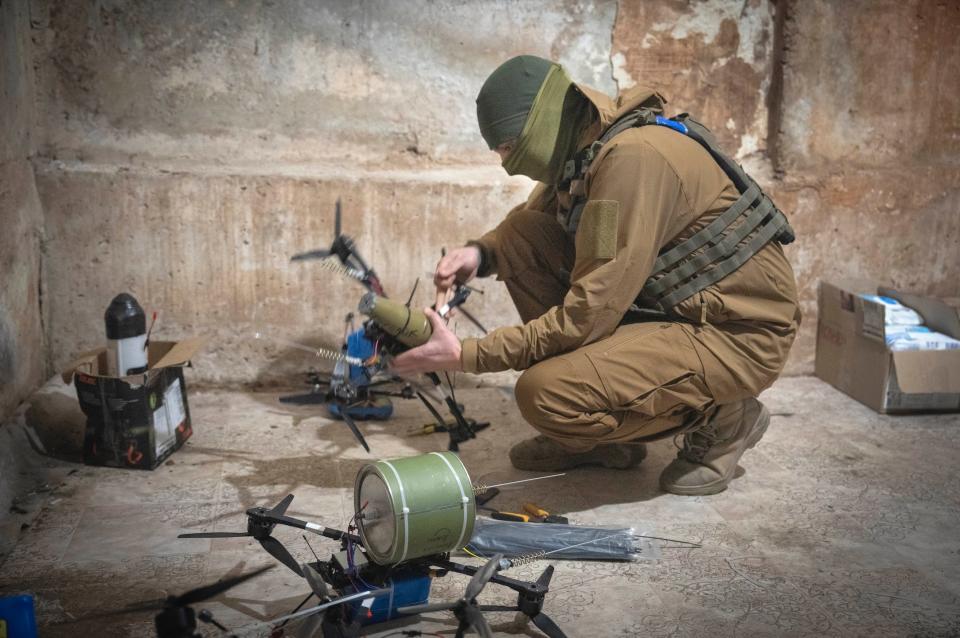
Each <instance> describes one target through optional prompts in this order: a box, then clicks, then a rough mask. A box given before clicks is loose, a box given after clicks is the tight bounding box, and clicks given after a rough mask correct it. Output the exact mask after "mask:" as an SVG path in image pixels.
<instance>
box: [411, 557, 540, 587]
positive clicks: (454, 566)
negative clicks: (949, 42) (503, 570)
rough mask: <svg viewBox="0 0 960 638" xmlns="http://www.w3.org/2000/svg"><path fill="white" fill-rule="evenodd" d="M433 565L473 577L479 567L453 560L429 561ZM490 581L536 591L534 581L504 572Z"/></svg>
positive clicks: (495, 575)
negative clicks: (527, 580) (520, 578)
mask: <svg viewBox="0 0 960 638" xmlns="http://www.w3.org/2000/svg"><path fill="white" fill-rule="evenodd" d="M429 562H430V564H431V565H434V566H436V567H439V568H441V569H446V570H448V571H451V572H456V573H458V574H463V575H464V576H470V577H473V575H474V574H476V573H477V571H478V569H479V568H477V567H471V566H470V565H463V564H461V563H455V562H453V561H452V560H445V559H441V560H431V561H429ZM490 582H492V583H497V584H498V585H503V586H504V587H508V588H510V589H512V590H513V591H515V592H517V593H535V592H534V587H535V585H533V584H532V583H528V582H526V581H522V580H517V579H515V578H510V577H509V576H504V575H503V574H500V573H497V574H494V575H493V576H492V577H491V578H490Z"/></svg>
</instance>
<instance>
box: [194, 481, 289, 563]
mask: <svg viewBox="0 0 960 638" xmlns="http://www.w3.org/2000/svg"><path fill="white" fill-rule="evenodd" d="M291 501H293V494H288V495H287V496H286V497H284V499H283V500H282V501H280V502H279V503H277V504H276V505H275V506H274V507H273V508H272V509H269V510H267V509H264V508H262V507H253V508H250V509H248V510H247V531H246V532H194V533H189V534H180V535H179V536H177V538H240V537H245V536H249V537H251V538H254V539H256V540H257V542H259V543H260V546H261V547H263V548H264V549H265V550H267V552H268V553H269V554H270V555H271V556H273V557H274V558H276V559H277V560H278V561H280V562H281V563H283V564H284V565H286V566H287V567H289V568H290V570H291V571H292V572H293V573H294V574H296V575H297V576H303V574H302V573H301V572H300V565H299V564H298V563H297V561H296V560H295V559H294V558H293V556H292V555H291V554H290V552H289V551H287V548H286V547H284V546H283V543H281V542H280V541H278V540H277V539H275V538H274V537H273V536H271V535H270V533H271V532H272V531H273V528H274V526H275V525H276V524H277V523H281V522H286V521H285V520H284V519H287V517H286V516H284V513H285V512H286V511H287V508H288V507H290V502H291ZM289 520H290V521H296V519H289Z"/></svg>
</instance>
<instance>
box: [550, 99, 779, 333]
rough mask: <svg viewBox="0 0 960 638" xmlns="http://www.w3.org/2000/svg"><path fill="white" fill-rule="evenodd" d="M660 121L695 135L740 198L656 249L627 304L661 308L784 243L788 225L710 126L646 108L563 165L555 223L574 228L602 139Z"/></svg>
mask: <svg viewBox="0 0 960 638" xmlns="http://www.w3.org/2000/svg"><path fill="white" fill-rule="evenodd" d="M650 124H652V125H659V126H665V127H667V128H670V129H673V130H674V131H676V132H677V133H679V134H681V135H686V136H687V137H690V138H692V139H694V140H696V141H697V142H698V143H699V144H700V145H701V146H703V148H705V149H706V150H707V152H709V153H710V156H711V157H713V159H714V161H716V162H717V164H718V165H719V166H720V168H721V169H723V172H724V173H726V175H727V177H729V178H730V181H732V182H733V184H734V186H736V188H737V191H738V192H739V193H740V198H739V199H737V201H736V202H734V204H733V205H732V206H730V208H728V209H727V210H726V211H724V212H723V213H721V214H720V216H718V217H717V218H716V219H715V220H713V221H712V222H710V223H709V224H708V225H707V226H706V227H704V228H703V229H701V230H700V231H698V232H697V233H696V234H694V235H693V236H692V237H690V238H689V239H686V240H684V241H682V242H680V243H679V244H677V245H676V246H674V247H672V248H670V249H669V250H661V252H660V254H659V255H658V257H657V260H656V262H654V264H653V274H652V275H650V277H649V278H648V279H647V281H646V282H645V283H644V285H643V289H642V290H641V291H640V295H639V296H638V297H637V299H636V301H635V302H634V305H633V306H632V307H631V309H632V310H635V311H640V312H648V313H649V312H652V313H654V314H666V313H668V312H669V311H670V309H671V308H673V307H674V306H675V305H677V304H678V303H680V302H681V301H683V300H685V299H687V298H689V297H691V296H692V295H695V294H696V293H698V292H700V291H701V290H703V289H705V288H707V287H709V286H711V285H713V284H715V283H716V282H718V281H720V280H721V279H723V278H724V277H726V276H727V275H729V274H730V273H732V272H733V271H735V270H736V269H737V268H739V267H740V266H742V265H743V264H744V263H745V262H746V261H747V260H748V259H750V258H751V257H753V256H754V255H755V254H757V252H759V251H760V249H761V248H763V247H764V246H765V245H766V244H767V242H769V241H771V240H773V241H777V242H779V243H780V244H789V243H791V242H792V241H793V240H794V238H795V237H794V234H793V229H792V228H790V224H789V223H788V222H787V218H786V216H785V215H784V214H783V213H782V212H781V211H780V210H779V209H778V208H777V207H776V206H775V205H774V203H773V201H772V200H771V199H770V197H768V196H767V195H766V194H765V193H764V192H763V190H762V189H761V188H760V186H759V185H758V184H757V183H756V182H755V181H754V180H753V179H752V178H751V177H750V176H749V175H747V174H746V172H745V171H744V170H743V167H741V166H740V165H739V164H737V163H736V162H735V161H733V160H731V159H730V158H729V157H727V156H726V155H725V154H724V153H722V152H721V151H720V150H719V148H718V147H717V143H716V140H715V139H714V138H713V134H711V133H710V131H709V130H708V129H707V128H706V127H705V126H703V125H702V124H700V123H699V122H696V121H694V120H692V119H690V117H689V116H688V115H687V114H686V113H684V114H682V115H678V116H677V117H674V118H669V119H668V118H665V117H663V116H661V115H658V114H657V113H655V112H654V111H651V110H648V109H638V110H636V111H631V112H630V113H627V114H626V115H624V116H623V117H621V118H620V119H619V120H617V121H616V122H614V123H613V124H612V125H611V126H610V128H608V129H607V130H606V131H605V132H604V133H603V135H602V136H600V139H598V140H597V141H596V142H594V143H593V144H591V145H590V146H589V147H587V148H586V149H584V150H583V151H581V152H580V153H578V154H577V155H576V156H575V157H574V158H573V159H572V160H570V161H568V162H567V163H566V165H565V166H564V174H563V181H561V183H560V184H559V188H560V189H561V190H567V191H569V192H570V194H571V196H572V202H571V205H570V209H569V212H567V213H561V214H560V219H559V221H560V223H561V224H562V225H563V226H564V227H565V228H566V230H567V232H568V233H570V234H576V232H577V226H579V224H580V216H581V214H582V213H583V207H584V206H585V205H586V203H587V197H586V192H585V188H584V177H585V176H586V174H587V171H588V170H589V168H590V163H591V162H592V161H593V160H594V158H596V157H597V155H599V153H600V149H601V148H602V147H603V145H604V144H606V143H607V142H609V141H610V140H611V139H613V138H614V137H616V136H617V135H618V134H619V133H622V132H623V131H626V130H627V129H631V128H634V127H638V126H646V125H650Z"/></svg>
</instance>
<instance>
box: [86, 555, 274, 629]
mask: <svg viewBox="0 0 960 638" xmlns="http://www.w3.org/2000/svg"><path fill="white" fill-rule="evenodd" d="M273 568H274V566H273V565H266V566H264V567H261V568H260V569H256V570H254V571H252V572H247V573H246V574H240V575H239V576H234V577H233V578H227V579H226V580H220V581H217V582H215V583H213V584H211V585H204V586H202V587H197V588H196V589H191V590H190V591H188V592H186V593H183V594H180V595H179V596H173V595H171V596H167V597H166V598H159V599H156V600H146V601H142V602H139V603H133V604H131V605H127V606H126V607H124V608H122V609H115V610H112V611H108V612H104V613H102V614H96V615H93V616H87V617H86V618H83V619H82V620H87V619H90V618H103V617H107V616H118V615H120V614H129V613H133V612H138V611H160V610H164V609H176V608H181V607H187V606H188V605H195V604H196V603H202V602H204V601H206V600H210V599H211V598H215V597H216V596H218V595H220V594H222V593H223V592H225V591H227V590H228V589H233V588H234V587H236V586H237V585H239V584H240V583H242V582H244V581H247V580H250V579H251V578H254V577H255V576H259V575H260V574H262V573H263V572H265V571H268V570H271V569H273Z"/></svg>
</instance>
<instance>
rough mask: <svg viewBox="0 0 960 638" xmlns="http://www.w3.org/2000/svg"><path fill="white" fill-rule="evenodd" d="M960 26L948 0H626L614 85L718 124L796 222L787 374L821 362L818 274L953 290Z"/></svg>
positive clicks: (957, 254) (957, 277) (957, 260)
mask: <svg viewBox="0 0 960 638" xmlns="http://www.w3.org/2000/svg"><path fill="white" fill-rule="evenodd" d="M778 12H779V13H778ZM958 32H960V4H957V3H955V2H928V1H924V0H914V1H913V2H894V1H883V2H873V1H867V0H862V1H855V2H836V1H832V0H811V1H803V2H791V1H787V0H781V1H780V2H779V3H776V2H770V1H766V0H745V1H744V0H737V1H733V0H708V1H705V2H642V3H641V2H621V4H620V11H619V14H618V16H617V25H616V28H615V30H614V40H613V52H614V64H615V71H614V73H615V77H616V78H617V79H618V80H619V82H620V85H621V86H626V85H631V84H633V83H643V84H651V85H654V86H657V87H660V88H662V90H663V91H664V93H665V94H666V96H667V98H668V99H670V104H669V106H670V107H671V108H672V109H673V111H674V112H682V111H689V112H690V113H692V114H694V115H695V116H696V117H698V119H700V120H701V121H702V122H704V123H705V124H706V125H707V126H709V127H710V128H711V129H712V130H714V132H716V133H717V136H718V138H719V140H720V142H721V143H722V144H724V145H725V146H726V148H728V149H731V150H735V151H736V155H737V157H738V158H739V159H740V160H741V161H743V162H744V164H745V166H747V168H748V169H749V170H750V171H751V173H752V174H753V175H754V176H755V177H757V179H758V180H759V181H760V182H761V185H762V186H763V187H764V188H765V189H766V190H768V191H769V192H770V193H771V194H772V195H773V197H774V199H775V201H776V202H777V203H778V205H779V206H780V207H781V208H782V209H783V210H784V212H786V213H787V215H788V216H789V217H790V218H791V222H792V224H793V226H794V228H795V230H796V231H797V236H798V239H797V241H796V242H795V243H794V244H793V245H792V246H790V247H788V248H787V254H788V256H789V257H790V259H791V261H792V263H793V265H794V270H795V271H796V274H797V279H798V283H799V287H800V295H801V305H802V309H803V313H804V323H803V326H802V330H801V334H800V337H799V339H798V341H797V343H796V345H795V346H794V349H793V352H792V353H791V360H790V363H789V364H788V367H787V373H788V374H789V373H794V374H795V373H811V372H812V371H813V359H814V347H815V334H816V294H817V283H818V282H819V281H820V280H821V279H831V278H838V277H844V276H862V277H871V278H875V279H878V280H882V281H888V282H891V283H892V284H894V285H895V286H899V287H902V288H903V289H906V290H910V291H913V292H919V293H922V294H932V295H941V296H957V295H960V215H958V209H960V182H958V179H960V170H958V165H960V39H958V38H957V36H956V34H957V33H958ZM781 87H782V88H781ZM771 160H773V162H771Z"/></svg>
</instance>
